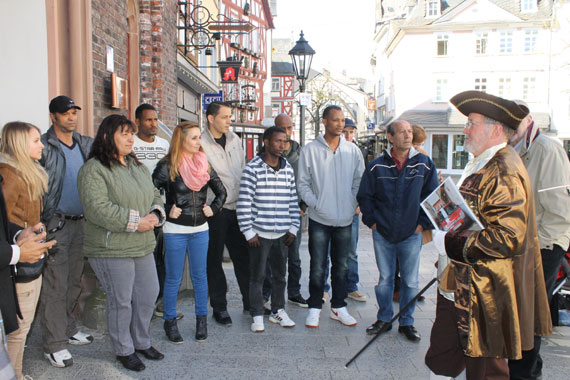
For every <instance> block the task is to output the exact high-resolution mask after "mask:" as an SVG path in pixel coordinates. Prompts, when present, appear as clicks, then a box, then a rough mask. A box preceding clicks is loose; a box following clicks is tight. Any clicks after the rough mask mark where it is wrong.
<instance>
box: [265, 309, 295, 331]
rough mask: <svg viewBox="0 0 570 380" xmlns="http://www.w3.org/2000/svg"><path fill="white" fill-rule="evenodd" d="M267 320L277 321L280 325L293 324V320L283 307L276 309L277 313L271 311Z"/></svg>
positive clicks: (288, 325)
mask: <svg viewBox="0 0 570 380" xmlns="http://www.w3.org/2000/svg"><path fill="white" fill-rule="evenodd" d="M269 322H271V323H279V325H280V326H281V327H293V326H295V322H293V320H291V318H289V316H288V315H287V313H286V312H285V309H279V310H277V313H271V315H270V316H269Z"/></svg>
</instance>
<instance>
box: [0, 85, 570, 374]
mask: <svg viewBox="0 0 570 380" xmlns="http://www.w3.org/2000/svg"><path fill="white" fill-rule="evenodd" d="M451 102H452V103H453V104H454V105H455V106H456V107H457V108H458V109H459V110H460V111H461V112H462V113H463V114H465V115H466V116H467V117H468V122H467V124H466V127H465V131H464V132H465V134H466V144H465V146H466V150H467V151H469V152H470V153H472V154H473V156H474V158H473V159H472V160H471V161H469V163H468V164H467V167H466V168H465V171H464V173H463V175H462V177H461V179H460V181H459V184H458V187H459V188H460V192H461V194H462V195H463V196H464V198H465V199H466V200H467V201H468V204H469V205H471V207H472V209H473V211H474V213H475V215H476V216H477V217H478V218H479V219H480V221H481V223H482V224H483V226H484V229H482V230H480V231H465V230H459V231H450V232H442V231H435V232H434V234H433V240H434V243H435V245H436V248H437V249H438V251H439V252H440V260H439V261H438V266H439V268H438V269H439V272H440V273H442V274H443V275H442V276H441V277H440V289H439V292H438V299H437V311H436V321H435V323H434V326H433V329H432V336H431V340H430V344H431V345H430V349H429V350H428V353H427V355H426V364H427V365H428V367H429V368H430V369H431V370H432V377H433V378H438V376H445V377H447V378H449V377H454V378H461V376H463V377H464V378H467V379H486V378H501V379H502V378H508V377H509V369H510V373H511V378H536V377H538V376H539V374H540V370H541V365H542V364H541V360H540V355H539V349H540V336H541V335H545V334H548V333H550V331H551V322H550V317H549V313H548V297H547V296H546V290H545V289H548V290H549V294H550V292H551V291H552V286H553V276H554V275H553V273H554V272H555V269H556V268H557V265H556V264H557V263H559V261H560V257H561V255H562V254H561V252H563V251H564V249H565V247H567V246H568V243H569V241H570V222H569V221H568V217H569V215H570V210H569V209H570V204H569V202H570V201H569V200H570V197H568V194H567V193H565V188H564V185H566V186H567V185H569V184H570V182H568V181H569V180H570V167H569V164H568V162H567V160H566V161H565V162H562V161H561V157H564V155H563V151H561V149H559V148H556V147H554V145H552V144H551V143H550V142H548V141H546V140H545V137H543V136H542V135H540V133H539V132H538V131H537V128H536V127H535V126H534V125H533V123H532V119H531V118H530V119H529V117H530V116H529V110H528V106H527V105H526V104H524V103H523V102H515V101H509V100H505V99H502V98H498V97H495V96H492V95H489V94H485V93H480V92H477V91H467V92H464V93H461V94H458V95H456V96H455V97H454V98H452V99H451ZM79 110H81V108H80V107H78V106H77V105H76V104H75V103H74V102H73V100H72V99H70V98H68V97H65V96H59V97H57V98H54V99H53V100H52V102H51V103H50V115H51V120H52V126H51V127H50V129H49V130H48V131H47V132H46V133H45V134H44V135H43V136H40V131H39V129H38V128H37V127H35V126H33V125H30V124H27V123H22V122H13V123H8V124H7V125H5V126H4V128H3V131H2V149H1V153H2V154H1V156H0V174H1V176H2V177H1V178H2V179H3V180H2V190H3V191H2V192H1V193H0V196H1V198H0V209H1V210H0V211H1V215H0V216H1V218H0V221H1V222H2V225H1V226H0V227H2V228H0V240H1V242H0V254H1V255H0V258H1V259H0V264H1V267H0V268H1V272H0V281H2V286H3V289H6V290H7V291H4V292H2V294H1V296H0V306H1V311H2V315H3V318H4V323H5V326H6V332H7V333H8V353H9V355H10V358H11V361H12V363H13V365H14V368H15V370H16V376H17V377H18V379H21V378H22V372H21V368H22V367H21V363H22V356H23V349H24V343H25V338H26V335H27V332H28V330H29V328H30V325H31V322H32V320H33V318H34V313H35V309H36V305H37V303H38V299H39V300H40V305H41V307H40V320H41V327H42V337H43V342H44V353H45V357H46V358H47V359H48V360H49V361H50V363H51V364H52V365H54V366H56V367H66V366H69V365H71V364H72V362H73V360H72V356H71V353H70V352H69V351H68V350H67V344H72V345H73V344H77V345H79V344H89V343H91V342H92V341H93V337H92V336H91V335H89V334H86V333H83V332H80V331H79V330H78V329H77V327H76V325H75V319H74V309H75V307H76V304H77V299H78V296H79V293H80V283H79V282H80V277H81V273H82V271H83V263H84V256H85V257H87V258H88V260H89V264H90V265H91V267H92V268H93V270H94V271H95V273H96V275H97V278H98V279H99V281H100V283H101V286H102V287H103V288H104V290H105V292H106V294H107V327H108V331H109V336H110V341H111V346H112V349H113V352H114V354H115V355H116V356H117V359H118V360H119V361H120V362H121V363H122V364H123V366H124V367H125V368H127V369H130V370H134V371H141V370H143V369H144V368H145V364H144V363H143V362H142V361H141V360H140V358H139V356H138V354H140V355H143V356H144V357H145V358H147V359H149V360H161V359H162V358H164V355H163V354H162V353H160V352H159V351H158V350H156V349H155V348H154V347H153V346H152V344H151V339H150V333H149V326H150V321H151V318H152V315H153V313H156V312H157V311H158V312H159V313H162V316H163V319H164V330H165V333H166V336H167V338H168V339H169V340H170V341H171V342H173V343H177V344H180V343H183V341H184V338H183V337H182V334H181V333H180V330H179V328H178V323H179V320H180V318H181V317H182V314H181V313H179V312H178V310H177V295H178V290H179V287H180V283H181V280H182V276H183V268H184V262H185V260H186V257H188V261H189V264H190V276H191V279H192V282H193V285H194V292H195V314H196V330H195V339H196V340H197V341H199V342H202V341H205V340H206V339H207V336H208V332H207V315H208V299H209V300H210V305H211V307H212V310H213V317H214V320H215V321H216V322H217V323H219V324H221V325H224V326H231V324H232V319H231V316H230V314H229V313H228V308H227V298H226V294H227V289H228V288H227V282H226V278H225V274H224V271H223V267H222V258H223V253H224V247H227V249H228V252H229V255H230V258H231V260H232V262H233V269H234V272H235V275H236V278H237V282H238V285H239V289H240V292H241V296H242V303H243V310H244V312H248V313H250V315H251V316H252V324H251V331H252V332H256V333H258V332H262V331H264V329H265V327H264V315H267V314H268V315H269V321H270V322H271V323H275V324H279V325H280V326H283V327H289V328H290V327H293V326H295V322H294V321H293V320H292V319H291V318H290V317H289V316H288V314H287V313H286V311H285V290H286V289H287V297H288V301H289V302H290V303H292V304H295V305H297V306H300V307H305V308H308V313H307V317H306V320H305V326H307V327H310V328H316V327H318V326H319V321H320V312H321V309H322V307H323V304H324V302H325V295H326V292H325V287H326V283H327V277H328V272H329V261H330V265H331V268H330V275H331V285H332V297H331V300H330V306H331V308H330V313H329V316H330V318H331V319H333V320H336V321H339V322H340V323H341V324H343V325H345V326H355V325H356V324H357V321H356V319H355V318H354V317H353V316H352V315H350V313H349V311H348V309H347V303H346V298H348V297H350V298H353V299H355V300H357V301H365V300H366V296H365V295H364V294H362V293H361V292H360V291H359V289H358V285H357V284H358V265H357V263H358V259H357V249H356V246H357V239H358V234H357V232H358V223H359V219H360V214H361V215H362V221H363V223H364V224H365V225H366V226H368V227H369V228H371V230H372V234H373V241H374V251H375V256H376V262H377V266H378V270H379V274H380V276H379V281H378V284H377V286H376V288H375V293H376V299H377V302H378V313H377V316H376V321H375V322H374V323H372V325H371V326H369V327H368V328H367V329H366V332H367V333H368V334H371V335H374V334H379V333H384V332H386V331H388V330H390V329H391V327H392V326H391V320H392V318H393V315H394V310H393V304H392V300H393V298H394V297H395V294H394V285H395V278H396V276H397V274H398V272H399V273H400V284H399V302H400V305H401V311H402V313H401V315H400V317H399V328H398V330H399V332H400V333H401V334H403V335H404V336H405V337H406V338H407V339H408V340H410V341H414V342H417V341H419V340H420V339H421V337H420V334H419V333H418V331H417V330H416V329H415V327H414V318H413V312H414V305H415V302H414V297H415V296H416V294H417V293H418V291H419V283H418V272H419V263H420V250H421V247H422V240H423V243H425V242H426V241H428V240H430V239H431V235H430V236H429V238H427V239H426V236H425V231H429V230H431V229H433V226H432V225H431V223H430V221H429V219H428V217H427V215H426V214H425V213H424V211H423V210H422V209H421V207H420V203H421V201H422V200H423V199H425V198H426V197H427V196H428V195H429V194H430V193H431V192H432V191H433V190H434V189H435V188H436V187H437V186H438V183H439V180H438V173H437V170H436V167H435V164H434V163H433V161H432V160H431V159H430V158H429V157H428V156H427V155H426V154H425V152H422V151H420V150H419V148H420V145H415V146H414V142H416V141H415V140H416V136H418V135H419V136H420V139H422V138H423V139H424V140H425V133H423V135H422V133H421V132H422V130H421V128H420V129H419V130H418V131H419V133H414V128H416V126H412V125H411V124H410V123H409V122H407V121H405V120H396V121H394V122H392V123H391V124H390V125H389V126H388V128H387V136H388V139H389V140H390V142H391V149H389V150H386V151H385V152H383V153H382V154H381V155H380V156H379V157H377V158H376V159H374V160H373V161H371V162H370V163H368V164H367V165H366V167H365V157H363V154H362V152H361V151H360V149H359V148H358V146H357V145H356V144H354V143H353V142H352V138H351V136H352V135H351V133H350V132H351V128H355V125H354V122H353V121H352V120H350V119H346V118H345V117H344V113H343V111H342V109H341V108H340V107H338V106H334V105H333V106H329V107H327V108H326V109H325V110H324V112H323V115H322V122H323V124H324V127H325V130H324V134H322V135H320V136H317V138H316V139H315V140H314V141H313V142H311V143H309V144H307V145H306V146H305V147H303V148H301V147H300V146H299V145H298V144H297V143H296V142H295V141H293V140H292V139H291V134H292V129H293V128H292V125H293V124H292V121H291V119H290V118H289V117H288V116H287V115H279V116H278V117H277V118H276V120H275V126H274V127H270V128H268V129H266V130H265V132H264V135H263V148H262V149H261V151H260V153H259V155H258V156H256V157H255V158H253V159H252V160H251V161H250V162H249V163H247V164H246V163H245V155H244V151H243V147H242V143H241V140H240V139H239V137H238V136H237V135H236V134H235V133H234V132H232V131H231V130H230V122H231V116H232V110H231V107H230V106H229V105H228V104H225V103H218V102H214V103H212V104H210V105H209V107H208V109H207V111H206V118H207V126H206V127H205V128H204V130H203V131H202V130H201V129H200V127H199V125H198V124H196V123H193V122H182V123H180V124H179V125H178V126H176V128H175V129H174V131H173V135H172V139H171V142H170V144H169V143H168V142H167V141H166V140H164V139H161V138H160V137H158V136H157V131H158V115H157V112H156V109H154V107H152V106H151V105H148V104H143V105H141V106H140V107H139V108H138V109H137V110H136V112H135V117H136V120H135V122H132V121H130V120H129V119H127V118H126V117H124V116H122V115H110V116H107V117H106V118H105V119H104V120H103V121H102V123H101V125H100V126H99V128H98V130H97V135H96V136H95V139H91V138H89V137H86V136H81V135H80V134H78V133H77V132H75V129H76V125H77V115H78V111H79ZM416 129H417V128H416ZM345 136H346V137H345ZM509 141H510V143H511V144H512V145H513V146H515V148H516V149H517V150H518V151H519V152H520V155H521V157H523V159H524V160H525V161H524V163H525V164H523V161H521V159H520V158H519V155H518V154H517V153H516V151H515V150H513V149H512V148H511V147H509V145H508V144H507V143H508V142H509ZM537 147H538V148H537ZM416 148H417V149H416ZM551 151H552V152H555V153H550V152H551ZM545 163H549V165H556V167H557V168H558V170H559V172H560V173H559V175H557V176H555V178H556V179H557V180H552V179H551V177H552V176H545V173H546V169H545V168H544V166H543V165H544V164H545ZM525 165H526V166H527V168H528V170H529V173H530V178H529V174H527V171H526V169H525ZM537 188H541V189H542V190H544V191H551V193H550V195H551V196H552V197H554V196H556V199H557V202H558V203H557V205H556V207H558V210H553V207H552V204H553V203H554V202H553V201H552V199H551V197H550V196H548V197H544V196H541V195H538V193H537ZM558 190H560V191H558ZM533 191H534V193H535V194H537V195H536V197H533ZM2 193H3V195H2ZM563 195H564V196H563ZM534 198H536V200H537V207H536V213H535V199H534ZM556 207H554V209H555V208H556ZM561 208H562V209H561ZM566 211H568V212H566ZM304 213H307V214H308V235H309V237H308V239H309V240H308V247H309V255H310V273H309V298H308V299H307V300H305V299H304V298H303V296H302V295H301V292H300V290H301V286H300V278H301V265H300V258H299V246H300V241H301V230H302V229H301V215H303V214H304ZM535 218H536V220H538V221H539V227H538V234H537V224H536V221H535ZM549 221H552V222H551V223H549ZM355 230H356V233H355ZM46 231H47V233H46ZM422 235H423V239H422ZM157 236H158V237H159V239H158V240H159V241H160V240H163V243H164V244H163V246H164V252H163V251H162V248H161V247H162V245H161V244H159V245H158V246H157V244H156V241H157ZM46 239H47V241H46ZM540 248H542V250H540ZM541 254H542V256H541ZM32 263H36V264H35V265H39V266H40V269H41V267H42V266H44V268H43V276H42V270H39V272H38V273H39V274H38V275H37V276H35V277H33V278H29V277H24V274H25V273H28V272H27V271H26V270H25V268H23V266H25V265H29V264H32ZM20 266H22V268H20ZM287 266H288V268H287ZM543 268H544V273H543ZM287 269H288V270H287ZM287 272H288V273H289V275H288V278H287V275H286V274H287ZM545 279H546V286H545ZM4 286H5V288H4ZM160 297H161V298H162V305H163V306H161V307H160V309H159V310H155V309H157V299H159V298H160ZM497 297H500V298H501V301H500V302H501V304H502V307H501V308H499V304H498V302H499V301H498V300H497ZM404 305H408V308H407V309H406V310H403V306H404ZM499 309H500V310H499ZM502 358H507V359H511V360H510V362H509V363H508V365H507V362H506V360H504V359H502ZM519 375H520V377H516V376H519ZM533 376H534V377H533Z"/></svg>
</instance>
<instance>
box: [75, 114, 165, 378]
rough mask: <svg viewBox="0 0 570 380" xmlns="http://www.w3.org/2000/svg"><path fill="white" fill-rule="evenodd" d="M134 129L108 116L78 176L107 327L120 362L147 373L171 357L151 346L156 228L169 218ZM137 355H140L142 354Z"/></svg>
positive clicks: (87, 249) (155, 291) (91, 259)
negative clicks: (149, 365) (138, 152)
mask: <svg viewBox="0 0 570 380" xmlns="http://www.w3.org/2000/svg"><path fill="white" fill-rule="evenodd" d="M134 133H135V125H134V124H133V122H132V121H130V120H128V119H127V118H126V117H124V116H122V115H110V116H107V117H106V118H105V119H104V120H103V122H102V123H101V125H100V126H99V130H98V131H97V136H96V137H95V141H94V143H93V148H92V150H91V154H90V156H89V160H88V161H87V162H86V163H85V165H83V167H82V168H81V170H80V171H79V175H78V177H77V186H78V188H79V197H80V199H81V204H82V205H83V210H84V215H85V220H86V222H85V237H84V252H85V257H88V258H89V264H90V265H91V267H92V268H93V270H94V271H95V274H96V275H97V278H98V279H99V281H100V282H101V285H102V287H103V288H104V290H105V292H106V293H107V328H108V330H109V336H110V338H111V345H112V347H113V351H114V353H115V355H117V359H119V361H120V362H121V363H122V364H123V366H124V367H125V368H127V369H130V370H133V371H142V370H143V369H144V368H145V365H144V363H143V362H142V361H141V360H140V359H139V357H138V356H137V354H136V352H138V353H141V354H142V355H144V356H145V357H146V358H147V359H151V360H160V359H162V358H163V357H164V355H162V354H161V353H160V352H158V351H157V350H156V349H155V348H153V347H152V346H151V342H150V333H149V325H150V320H151V317H152V314H153V311H154V303H155V301H156V298H157V296H158V277H157V274H156V267H155V264H154V256H153V255H152V252H153V250H154V245H155V239H154V232H153V230H154V227H156V226H160V225H162V223H164V220H165V214H164V209H163V203H162V199H161V198H160V194H159V192H158V190H157V189H156V188H155V187H154V185H153V184H152V180H151V177H150V173H149V172H148V169H147V168H146V166H144V165H142V164H141V163H140V162H139V161H138V160H137V158H136V156H135V155H134V154H133V153H132V147H133V143H134ZM135 351H136V352H135Z"/></svg>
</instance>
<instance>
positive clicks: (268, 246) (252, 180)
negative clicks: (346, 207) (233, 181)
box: [237, 127, 300, 332]
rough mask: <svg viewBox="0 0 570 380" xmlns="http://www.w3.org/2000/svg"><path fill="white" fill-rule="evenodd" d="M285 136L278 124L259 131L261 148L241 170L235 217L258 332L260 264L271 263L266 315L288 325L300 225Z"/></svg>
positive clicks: (260, 322) (253, 327)
mask: <svg viewBox="0 0 570 380" xmlns="http://www.w3.org/2000/svg"><path fill="white" fill-rule="evenodd" d="M286 141H287V135H286V133H285V130H284V129H283V128H280V127H270V128H268V129H266V130H265V133H264V134H263V144H264V146H265V150H264V151H263V152H262V153H260V154H259V155H258V156H257V157H255V158H254V159H252V160H251V161H250V162H249V163H248V164H247V165H246V167H245V169H244V170H243V173H242V176H241V181H240V189H239V198H238V202H237V218H238V223H239V227H240V230H241V232H242V233H243V235H244V236H245V239H246V240H247V243H248V245H249V255H250V256H249V268H250V277H249V302H250V313H251V316H252V317H253V323H252V324H251V331H252V332H262V331H263V330H264V326H263V312H264V307H263V292H262V289H263V280H264V279H265V265H266V264H267V263H269V265H270V266H271V273H272V276H271V283H272V289H271V314H270V316H269V321H270V322H272V323H279V324H280V325H281V326H283V327H293V326H295V322H293V321H292V320H291V319H290V318H289V316H288V315H287V313H286V312H285V310H284V305H285V284H286V281H285V274H286V264H287V251H288V247H289V246H290V245H291V244H293V242H294V241H295V236H296V234H297V230H298V229H299V227H300V219H299V215H300V210H299V205H298V199H297V191H296V187H295V173H294V171H293V168H292V167H291V165H290V164H289V163H288V162H287V160H286V159H285V158H283V157H282V154H283V151H284V150H285V143H286Z"/></svg>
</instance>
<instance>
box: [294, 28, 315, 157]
mask: <svg viewBox="0 0 570 380" xmlns="http://www.w3.org/2000/svg"><path fill="white" fill-rule="evenodd" d="M314 54H315V51H314V50H313V48H312V47H310V46H309V43H308V42H307V40H305V38H304V37H303V31H301V38H299V41H297V43H296V44H295V46H293V49H291V50H289V55H290V56H291V62H292V63H293V70H295V77H297V80H298V81H299V91H300V93H301V94H302V93H304V92H305V81H306V80H307V78H309V71H310V70H311V62H312V61H313V55H314ZM299 135H300V140H301V141H300V143H301V146H304V145H305V106H304V105H303V104H302V102H301V125H300V126H299Z"/></svg>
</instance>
